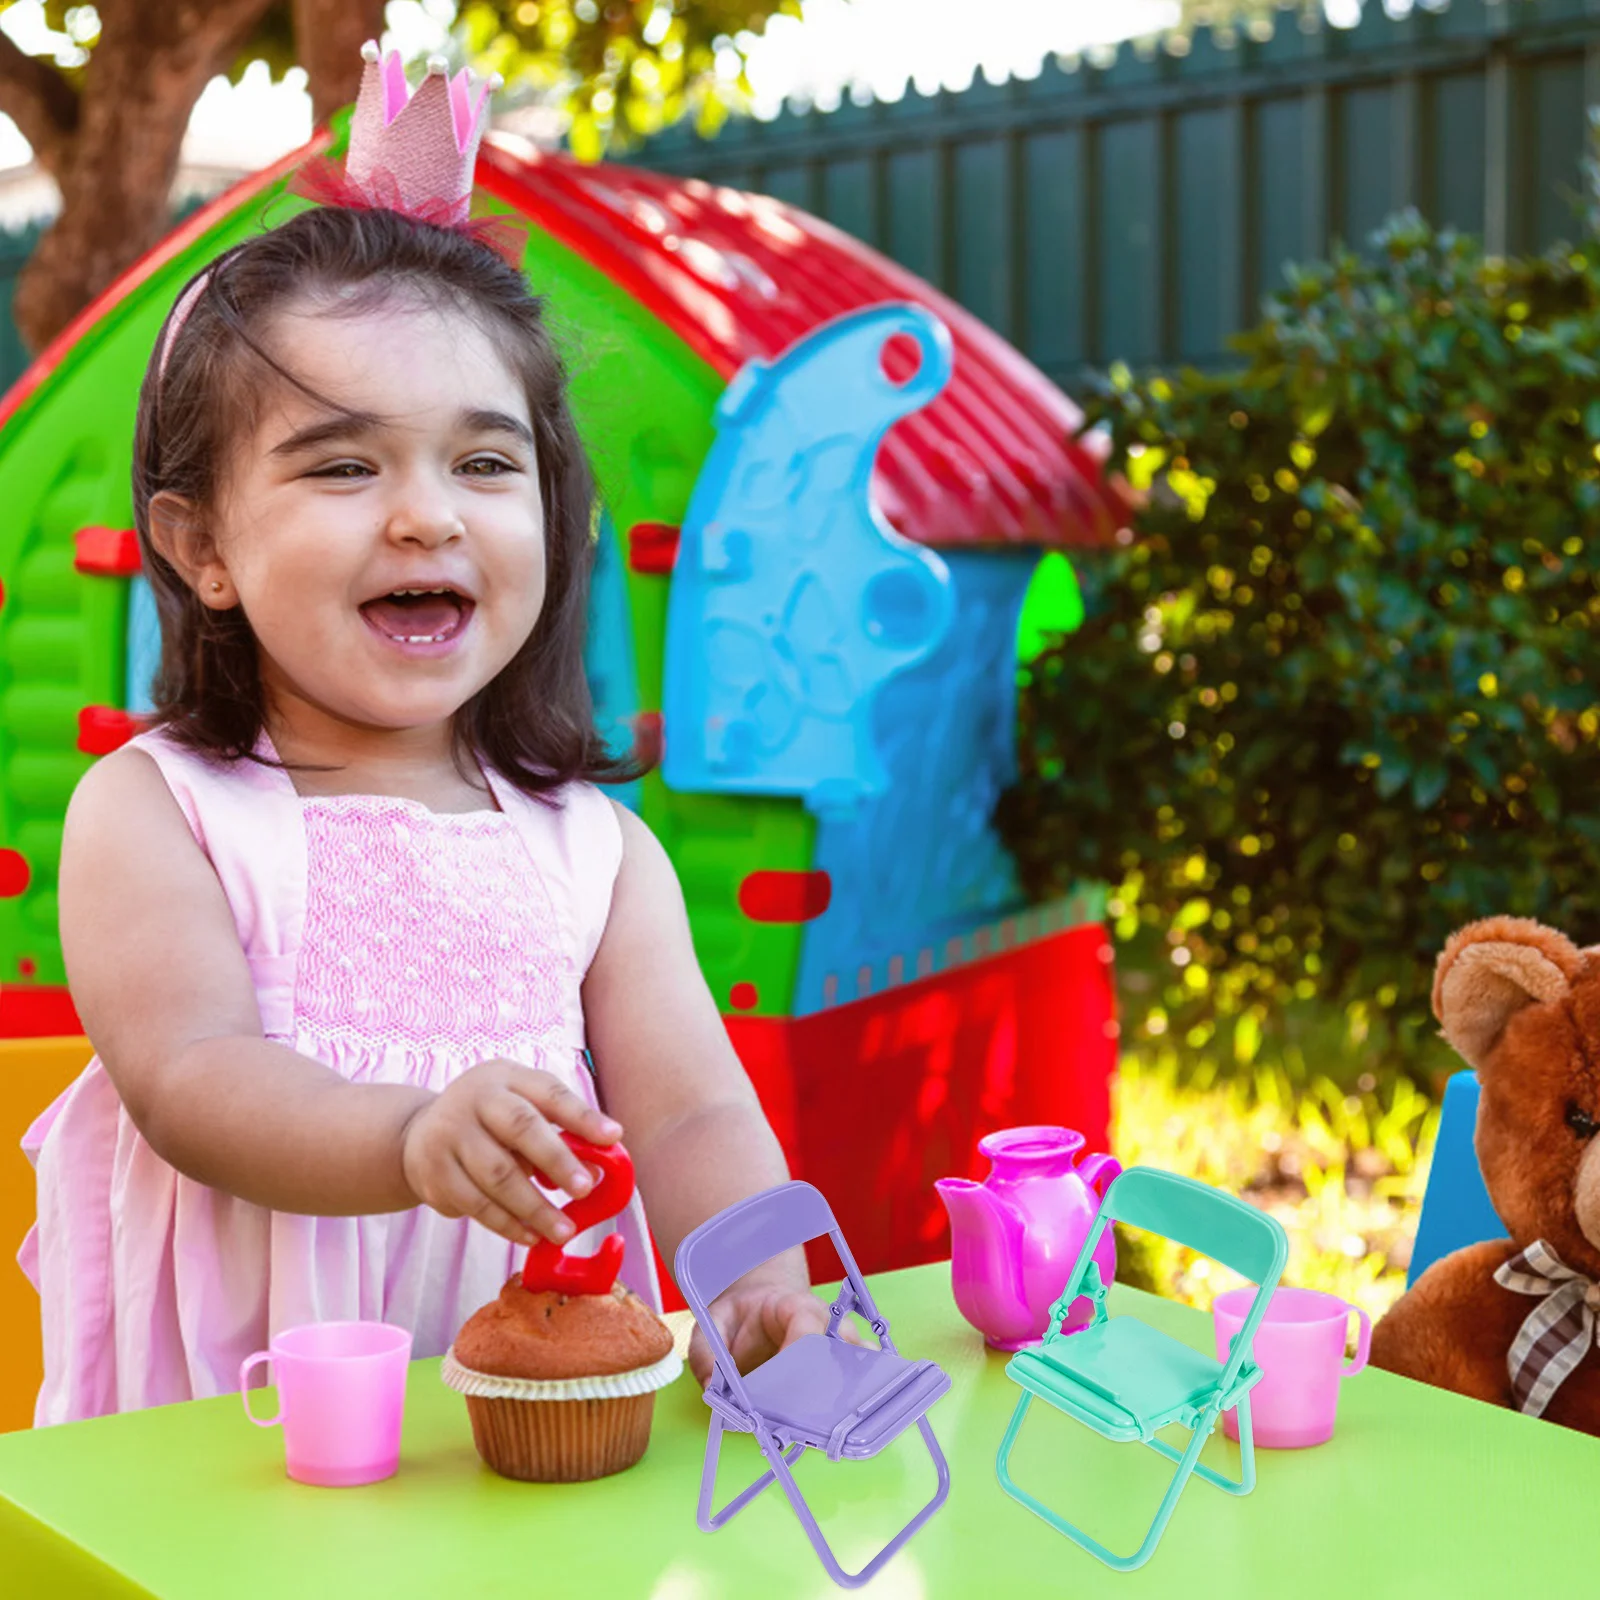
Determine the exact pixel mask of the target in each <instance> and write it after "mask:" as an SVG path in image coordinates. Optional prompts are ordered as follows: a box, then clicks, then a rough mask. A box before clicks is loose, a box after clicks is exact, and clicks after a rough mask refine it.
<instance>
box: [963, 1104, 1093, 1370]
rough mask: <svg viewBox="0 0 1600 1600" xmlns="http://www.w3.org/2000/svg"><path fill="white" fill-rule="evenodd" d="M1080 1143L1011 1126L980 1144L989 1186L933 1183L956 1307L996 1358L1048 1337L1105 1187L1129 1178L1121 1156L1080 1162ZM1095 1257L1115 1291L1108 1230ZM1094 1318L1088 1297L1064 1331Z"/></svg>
mask: <svg viewBox="0 0 1600 1600" xmlns="http://www.w3.org/2000/svg"><path fill="white" fill-rule="evenodd" d="M1083 1143H1084V1140H1083V1135H1082V1134H1081V1133H1075V1132H1074V1131H1073V1130H1072V1129H1071V1128H1048V1127H1035V1128H1006V1129H1004V1130H1002V1131H1001V1132H999V1133H991V1134H989V1135H987V1137H985V1138H982V1139H980V1140H979V1141H978V1150H979V1152H980V1153H981V1154H983V1155H986V1156H987V1157H988V1158H989V1160H990V1162H991V1164H992V1166H991V1170H990V1173H989V1176H988V1177H987V1178H985V1179H984V1180H983V1182H982V1183H974V1182H972V1180H971V1179H970V1178H940V1179H939V1181H938V1182H937V1183H935V1184H934V1188H935V1189H937V1190H938V1192H939V1198H940V1199H941V1200H942V1201H944V1207H945V1210H946V1211H948V1212H949V1213H950V1242H951V1252H950V1276H951V1281H952V1285H953V1287H954V1289H955V1297H956V1306H957V1308H958V1309H959V1310H960V1312H961V1315H962V1316H964V1317H965V1318H966V1319H967V1321H968V1322H970V1323H971V1324H972V1325H973V1327H975V1328H976V1329H977V1330H978V1332H979V1333H981V1334H982V1335H983V1336H984V1338H985V1339H986V1340H987V1341H988V1342H989V1343H990V1344H991V1345H993V1346H994V1347H995V1348H996V1349H997V1350H1020V1349H1022V1347H1023V1346H1024V1345H1029V1344H1037V1343H1038V1341H1039V1340H1040V1339H1042V1338H1043V1337H1044V1333H1045V1329H1046V1328H1047V1327H1048V1326H1049V1325H1050V1306H1051V1304H1052V1302H1053V1301H1054V1300H1055V1299H1056V1298H1057V1296H1059V1295H1060V1293H1061V1291H1062V1290H1063V1289H1064V1288H1066V1286H1067V1279H1068V1277H1069V1276H1070V1275H1071V1273H1072V1268H1073V1264H1074V1263H1075V1262H1076V1261H1077V1259H1078V1252H1079V1251H1080V1250H1081V1249H1082V1248H1083V1241H1084V1240H1085V1239H1087V1238H1088V1236H1089V1229H1090V1228H1091V1227H1092V1226H1093V1224H1094V1219H1095V1213H1096V1212H1097V1211H1098V1210H1099V1209H1100V1202H1101V1200H1102V1199H1103V1198H1104V1197H1105V1190H1106V1185H1107V1184H1109V1183H1110V1182H1111V1180H1112V1179H1113V1178H1115V1177H1116V1176H1117V1174H1118V1173H1119V1172H1121V1171H1122V1163H1121V1162H1119V1161H1118V1160H1117V1159H1116V1157H1115V1156H1108V1155H1092V1156H1085V1157H1084V1159H1083V1160H1082V1161H1081V1162H1077V1163H1076V1164H1074V1162H1075V1158H1076V1157H1077V1154H1078V1152H1079V1151H1080V1150H1081V1149H1082V1148H1083ZM1094 1259H1095V1261H1096V1262H1097V1263H1098V1265H1099V1267H1100V1277H1101V1280H1102V1281H1103V1282H1104V1283H1107V1284H1109V1283H1110V1282H1111V1281H1112V1279H1113V1278H1114V1277H1115V1276H1116V1271H1117V1254H1116V1246H1115V1244H1114V1243H1113V1241H1112V1237H1111V1230H1110V1229H1109V1228H1108V1229H1107V1230H1106V1233H1105V1237H1104V1238H1103V1239H1102V1240H1101V1241H1100V1244H1099V1246H1098V1247H1097V1248H1096V1250H1095V1253H1094ZM1090 1314H1091V1307H1090V1304H1089V1301H1088V1299H1087V1297H1084V1298H1081V1299H1079V1301H1078V1302H1077V1304H1076V1305H1074V1306H1073V1307H1072V1309H1071V1311H1070V1313H1069V1314H1068V1317H1067V1321H1066V1328H1067V1330H1068V1331H1069V1332H1070V1331H1072V1330H1074V1329H1077V1328H1081V1327H1082V1326H1084V1324H1085V1323H1087V1322H1088V1320H1089V1317H1090Z"/></svg>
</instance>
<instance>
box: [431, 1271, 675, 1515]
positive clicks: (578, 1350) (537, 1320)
mask: <svg viewBox="0 0 1600 1600" xmlns="http://www.w3.org/2000/svg"><path fill="white" fill-rule="evenodd" d="M682 1371H683V1361H682V1359H681V1357H679V1356H678V1355H677V1353H676V1352H675V1350H674V1348H673V1339H672V1331H671V1329H669V1328H668V1327H667V1325H666V1324H665V1323H664V1322H663V1321H662V1320H661V1319H660V1317H658V1316H657V1315H656V1314H655V1313H654V1312H653V1311H652V1310H651V1309H650V1308H649V1307H648V1306H647V1305H646V1304H645V1303H644V1301H642V1300H641V1299H640V1298H639V1297H638V1296H637V1295H636V1294H632V1293H630V1292H629V1291H628V1290H627V1289H625V1288H623V1286H622V1285H621V1284H620V1283H618V1284H613V1286H612V1288H611V1291H610V1293H609V1294H579V1295H567V1294H561V1293H558V1292H557V1291H555V1290H551V1289H541V1290H538V1291H530V1290H528V1289H525V1288H524V1287H523V1285H522V1280H521V1279H520V1278H513V1279H512V1280H511V1281H510V1282H509V1283H508V1284H507V1285H506V1286H505V1288H503V1289H502V1290H501V1291H500V1295H499V1298H498V1299H495V1300H491V1301H490V1302H489V1304H488V1305H486V1306H483V1307H481V1308H480V1309H479V1310H477V1311H475V1312H474V1313H473V1314H472V1316H471V1317H469V1318H468V1319H467V1322H466V1324H465V1326H464V1327H463V1328H462V1329H461V1332H460V1333H458V1334H457V1335H456V1340H455V1343H454V1344H453V1345H452V1346H451V1347H450V1349H449V1351H448V1352H447V1353H446V1355H445V1358H444V1367H443V1372H442V1376H443V1378H444V1381H445V1382H446V1383H447V1384H449V1386H450V1387H451V1388H452V1389H455V1390H457V1391H458V1392H459V1393H461V1394H463V1395H465V1396H466V1401H467V1415H468V1416H469V1417H470V1418H471V1420H472V1437H473V1440H474V1442H475V1443H476V1444H477V1446H478V1454H479V1455H480V1456H482V1457H483V1459H484V1461H485V1463H486V1464H487V1465H488V1466H490V1467H492V1468H493V1469H494V1470H495V1471H496V1472H498V1473H500V1474H501V1475H502V1476H504V1477H507V1478H520V1479H521V1480H523V1481H524V1482H526V1483H580V1482H582V1481H583V1480H585V1479H587V1478H603V1477H605V1476H606V1475H607V1474H608V1473H612V1472H621V1471H622V1470H623V1469H624V1468H626V1467H631V1466H632V1465H633V1464H634V1462H636V1461H637V1460H638V1459H639V1458H640V1456H642V1455H643V1454H644V1451H645V1446H646V1445H647V1444H648V1443H649V1442H650V1418H651V1415H652V1413H653V1412H654V1410H655V1399H656V1396H655V1391H656V1390H657V1389H660V1388H663V1387H664V1386H665V1385H667V1384H669V1383H671V1382H672V1380H673V1379H674V1378H676V1377H677V1376H678V1374H679V1373H680V1372H682Z"/></svg>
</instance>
